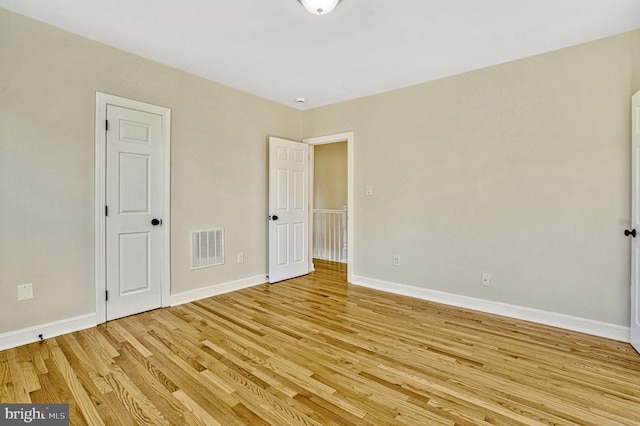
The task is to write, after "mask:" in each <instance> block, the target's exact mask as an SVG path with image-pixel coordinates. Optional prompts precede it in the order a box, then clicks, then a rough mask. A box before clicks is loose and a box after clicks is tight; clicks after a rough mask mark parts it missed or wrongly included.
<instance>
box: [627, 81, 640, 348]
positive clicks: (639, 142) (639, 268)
mask: <svg viewBox="0 0 640 426" xmlns="http://www.w3.org/2000/svg"><path fill="white" fill-rule="evenodd" d="M631 106H632V108H631V110H632V120H631V122H632V132H631V133H632V164H631V194H632V197H631V221H632V223H631V228H632V230H633V231H635V232H633V233H632V234H631V236H632V238H631V318H630V330H631V336H630V340H631V344H632V345H633V347H634V348H635V350H636V351H638V352H639V353H640V235H637V236H636V235H635V233H636V232H640V92H638V93H636V94H635V95H633V98H632V102H631ZM626 233H627V234H628V232H626Z"/></svg>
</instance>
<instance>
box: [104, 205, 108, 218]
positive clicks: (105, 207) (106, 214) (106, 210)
mask: <svg viewBox="0 0 640 426" xmlns="http://www.w3.org/2000/svg"><path fill="white" fill-rule="evenodd" d="M104 215H105V216H109V206H104Z"/></svg>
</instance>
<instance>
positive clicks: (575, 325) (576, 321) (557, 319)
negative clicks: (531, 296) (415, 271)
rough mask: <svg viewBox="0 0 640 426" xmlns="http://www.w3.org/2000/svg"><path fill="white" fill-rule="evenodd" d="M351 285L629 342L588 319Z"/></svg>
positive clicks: (356, 279)
mask: <svg viewBox="0 0 640 426" xmlns="http://www.w3.org/2000/svg"><path fill="white" fill-rule="evenodd" d="M351 283H352V284H355V285H359V286H362V287H368V288H372V289H375V290H381V291H386V292H388V293H395V294H400V295H403V296H410V297H415V298H417V299H423V300H428V301H431V302H437V303H443V304H445V305H452V306H457V307H460V308H467V309H473V310H476V311H482V312H487V313H491V314H496V315H502V316H506V317H511V318H517V319H521V320H526V321H531V322H536V323H539V324H545V325H550V326H553V327H559V328H564V329H566V330H572V331H579V332H581V333H586V334H592V335H595V336H600V337H606V338H608V339H613V340H618V341H622V342H629V327H625V326H621V325H617V324H609V323H604V322H600V321H594V320H591V319H588V318H580V317H574V316H571V315H565V314H558V313H555V312H548V311H542V310H539V309H532V308H527V307H524V306H517V305H509V304H506V303H500V302H492V301H490V300H485V299H477V298H474V297H468V296H460V295H456V294H451V293H445V292H441V291H436V290H429V289H426V288H420V287H414V286H410V285H406V284H397V283H392V282H388V281H381V280H377V279H373V278H367V277H362V276H357V275H354V276H353V278H352V282H351Z"/></svg>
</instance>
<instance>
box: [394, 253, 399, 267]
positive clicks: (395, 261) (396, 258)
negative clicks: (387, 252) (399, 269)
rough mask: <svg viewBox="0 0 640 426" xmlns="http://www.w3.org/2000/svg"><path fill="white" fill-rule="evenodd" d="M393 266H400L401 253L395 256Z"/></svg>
mask: <svg viewBox="0 0 640 426" xmlns="http://www.w3.org/2000/svg"><path fill="white" fill-rule="evenodd" d="M393 266H400V255H398V254H396V255H394V256H393Z"/></svg>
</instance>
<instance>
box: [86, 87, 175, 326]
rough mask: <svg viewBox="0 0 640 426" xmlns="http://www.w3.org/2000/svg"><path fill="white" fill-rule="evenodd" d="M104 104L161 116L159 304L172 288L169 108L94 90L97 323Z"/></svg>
mask: <svg viewBox="0 0 640 426" xmlns="http://www.w3.org/2000/svg"><path fill="white" fill-rule="evenodd" d="M107 105H117V106H121V107H125V108H131V109H138V110H140V111H145V112H150V113H154V114H158V115H160V116H162V126H163V128H162V132H163V135H164V136H165V137H166V144H165V170H164V175H165V181H164V182H163V186H164V188H163V189H164V191H163V192H164V194H163V200H162V209H163V213H162V222H163V224H164V226H162V232H164V247H163V250H162V251H163V253H164V255H163V260H162V262H161V265H162V266H161V268H162V281H161V286H162V292H161V302H160V303H161V306H162V307H166V306H169V304H170V288H171V266H170V265H171V254H170V247H171V240H170V238H171V233H170V230H171V217H170V215H171V206H170V204H171V110H170V109H169V108H165V107H161V106H157V105H151V104H147V103H144V102H138V101H134V100H131V99H126V98H121V97H119V96H113V95H109V94H106V93H102V92H96V121H95V130H96V133H95V138H96V144H95V165H94V167H95V206H94V210H95V251H94V253H95V275H94V280H95V292H96V294H95V310H96V313H95V318H96V321H97V323H98V324H101V323H103V322H106V320H107V312H106V302H105V298H104V295H105V291H106V278H105V275H106V269H105V268H106V266H105V256H106V253H105V246H106V238H105V233H106V221H105V214H104V206H105V205H106V193H105V187H106V169H105V163H106V132H105V128H104V125H105V120H106V117H107Z"/></svg>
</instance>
